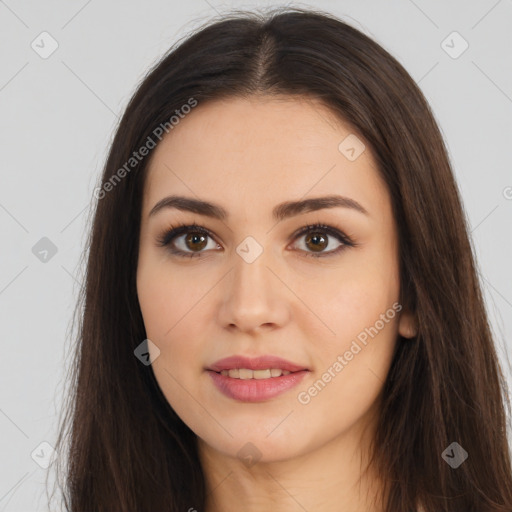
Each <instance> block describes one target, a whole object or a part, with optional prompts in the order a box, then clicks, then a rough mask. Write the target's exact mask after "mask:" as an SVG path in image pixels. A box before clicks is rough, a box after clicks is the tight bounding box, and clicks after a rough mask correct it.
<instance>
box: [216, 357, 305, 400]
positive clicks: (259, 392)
mask: <svg viewBox="0 0 512 512" xmlns="http://www.w3.org/2000/svg"><path fill="white" fill-rule="evenodd" d="M234 368H247V369H249V370H265V369H267V368H270V369H272V368H280V369H281V370H288V371H289V372H292V373H290V374H288V375H281V376H280V377H270V378H268V379H234V378H231V377H229V376H225V375H221V374H220V373H219V372H220V371H222V370H231V369H234ZM206 370H207V371H208V374H209V375H210V376H211V378H212V380H213V383H214V384H215V386H216V387H217V389H219V391H221V392H222V393H223V394H224V395H226V396H227V397H229V398H233V399H235V400H240V401H242V402H262V401H265V400H268V399H270V398H273V397H275V396H277V395H280V394H281V393H284V392H285V391H288V390H289V389H291V388H293V387H295V386H296V385H297V384H299V382H300V381H301V380H302V379H303V378H304V376H305V375H306V373H308V372H309V370H308V369H307V368H305V367H304V366H301V365H298V364H295V363H292V362H290V361H287V360H285V359H282V358H280V357H275V356H269V355H266V356H261V357H257V358H248V357H244V356H231V357H226V358H224V359H220V360H219V361H217V362H215V363H214V364H212V365H211V366H210V367H208V368H207V369H206Z"/></svg>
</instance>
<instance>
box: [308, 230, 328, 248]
mask: <svg viewBox="0 0 512 512" xmlns="http://www.w3.org/2000/svg"><path fill="white" fill-rule="evenodd" d="M309 242H313V250H314V251H316V252H320V251H321V250H323V249H325V248H326V247H327V241H326V239H325V237H324V236H322V234H321V233H318V232H316V233H310V234H308V235H307V236H306V245H307V246H308V247H309V245H308V243H309ZM309 248H310V249H311V247H309Z"/></svg>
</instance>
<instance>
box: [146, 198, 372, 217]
mask: <svg viewBox="0 0 512 512" xmlns="http://www.w3.org/2000/svg"><path fill="white" fill-rule="evenodd" d="M336 207H341V208H349V209H352V210H355V211H358V212H359V213H362V214H363V215H368V216H369V215H370V214H369V213H368V211H367V210H366V208H364V207H363V206H362V205H361V204H360V203H358V202H357V201H356V200H355V199H351V198H350V197H343V196H339V195H329V196H324V197H316V198H311V199H303V200H300V201H286V202H284V203H280V204H278V205H277V206H275V207H274V209H273V210H272V216H273V218H274V220H276V221H282V220H284V219H287V218H289V217H293V216H295V215H300V214H303V213H307V212H312V211H317V210H323V209H325V208H336ZM167 208H175V209H177V210H183V211H189V212H192V213H197V214H199V215H204V216H206V217H212V218H214V219H219V220H226V219H227V218H228V217H229V214H228V212H227V210H225V209H224V208H223V207H222V206H220V205H218V204H215V203H211V202H208V201H203V200H199V199H194V198H192V197H185V196H176V195H174V196H168V197H164V198H163V199H161V200H160V201H158V202H157V203H156V204H155V206H153V208H152V209H151V211H150V212H149V215H148V216H149V217H151V216H153V215H155V214H156V213H157V212H159V211H161V210H163V209H167Z"/></svg>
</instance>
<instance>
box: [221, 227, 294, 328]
mask: <svg viewBox="0 0 512 512" xmlns="http://www.w3.org/2000/svg"><path fill="white" fill-rule="evenodd" d="M271 252H272V251H271V250H270V248H269V247H266V248H264V247H263V245H262V244H260V243H259V242H258V241H256V239H254V238H253V237H247V238H245V239H244V240H243V241H242V242H241V243H240V244H239V245H238V246H237V247H236V252H234V253H233V270H232V272H231V277H230V279H229V290H228V291H227V293H226V296H225V301H224V303H223V315H222V321H223V322H224V323H225V324H226V325H228V324H235V325H237V326H238V327H239V328H240V329H242V330H250V329H256V328H257V327H259V326H260V325H263V324H269V323H271V324H277V323H280V322H282V321H284V314H285V312H286V305H285V297H283V296H282V292H283V290H282V286H283V285H282V283H280V282H279V279H277V278H276V277H275V276H274V275H273V273H272V272H271V271H270V270H269V268H267V267H271V266H272V264H271V262H270V258H269V256H270V255H271Z"/></svg>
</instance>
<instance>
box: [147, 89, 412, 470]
mask: <svg viewBox="0 0 512 512" xmlns="http://www.w3.org/2000/svg"><path fill="white" fill-rule="evenodd" d="M347 137H348V138H347ZM362 144H363V141H361V140H360V139H358V138H356V136H355V135H354V134H353V132H352V131H351V129H350V126H348V125H346V124H344V123H341V122H340V121H339V120H337V119H336V118H335V117H334V116H333V114H332V113H331V112H330V111H329V110H328V109H326V108H325V107H323V106H322V105H321V104H320V103H318V102H317V101H312V100H309V101H306V100H298V99H296V98H295V99H292V98H285V97H281V98H280V99H276V98H274V99H270V98H268V97H267V98H255V97H253V98H251V99H238V98H237V99H229V100H223V101H215V102H209V103H206V104H204V105H202V104H201V103H199V105H198V106H197V107H196V108H195V109H194V110H193V111H192V112H191V113H190V114H188V116H185V117H184V118H183V119H181V121H180V122H179V124H178V125H175V126H174V127H173V129H172V131H171V132H170V133H169V135H167V136H166V137H164V139H163V140H162V142H161V143H160V144H159V145H158V146H157V147H156V149H154V150H153V154H152V155H151V162H150V166H149V168H148V176H147V181H146V184H145V190H144V200H143V209H142V219H141V239H140V252H139V263H138V269H137V290H138V297H139V302H140V307H141V310H142V315H143V318H144V324H145V327H146V333H147V337H148V339H149V340H151V342H152V343H150V344H149V346H150V353H151V357H152V358H154V361H153V363H152V368H153V371H154V374H155V377H156V379H157V381H158V383H159V385H160V387H161V389H162V391H163V393H164V395H165V396H166V398H167V400H168V401H169V403H170V405H171V406H172V407H173V409H174V410H175V411H176V413H177V414H178V415H179V416H180V417H181V419H182V420H183V421H184V422H185V423H186V424H187V425H188V426H189V427H190V428H191V429H192V430H193V431H194V432H195V433H196V434H197V435H198V436H199V438H200V439H201V440H202V441H203V442H204V443H205V445H206V446H208V447H209V448H213V449H214V450H215V452H216V453H218V452H220V453H222V454H224V455H228V456H232V457H239V458H242V459H247V457H251V456H252V457H253V459H254V460H258V459H259V460H261V461H276V460H285V459H289V458H291V457H295V456H299V455H304V454H306V453H308V452H310V451H313V450H316V449H319V448H321V447H324V446H326V445H327V443H331V442H333V441H336V440H339V439H342V438H345V439H349V438H351V439H355V438H356V437H357V436H360V435H361V434H362V432H363V429H365V428H366V427H367V426H369V425H370V424H371V423H372V421H373V420H371V419H372V418H373V419H374V416H373V413H374V412H375V411H376V406H377V404H378V398H379V393H380V392H381V390H382V388H383V384H384V381H385V379H386V375H387V373H388V370H389V367H390V364H391V360H392V355H393V350H394V348H395V344H396V342H397V335H398V333H400V334H401V335H402V336H404V337H410V336H412V335H413V334H414V329H415V327H414V322H413V319H412V317H411V316H410V315H409V314H408V313H406V312H405V311H404V310H402V311H401V312H400V309H401V305H400V304H399V303H398V300H399V293H400V289H399V267H398V239H397V231H396V226H395V221H394V218H393V215H392V211H391V203H390V197H389V194H388V192H387V190H386V187H385V185H384V183H383V181H382V180H381V178H380V177H379V174H378V172H377V169H376V165H375V162H374V160H373V158H372V155H371V154H370V149H369V147H366V148H364V146H363V145H362ZM168 196H182V197H184V198H187V200H190V201H194V202H203V201H204V202H208V203H212V204H214V205H215V208H207V207H205V206H202V207H201V211H202V213H199V212H197V211H196V212H194V211H190V208H186V205H187V204H188V203H186V202H185V200H183V201H181V202H174V203H173V204H174V206H172V205H171V204H168V205H167V206H165V205H164V206H162V207H160V208H158V209H156V210H153V208H154V207H155V205H157V204H158V203H159V202H160V201H162V200H163V199H164V198H167V197H168ZM328 196H329V197H331V198H334V199H331V202H330V203H329V202H327V203H323V204H322V203H321V202H320V201H318V202H317V203H314V202H313V203H307V201H310V200H312V199H321V198H326V197H328ZM338 196H339V197H344V198H346V200H345V202H343V201H339V202H338V203H337V204H336V201H335V199H336V197H338ZM302 201H306V203H304V205H303V206H293V205H292V203H295V202H299V205H300V202H302ZM160 204H162V203H160ZM278 205H280V206H278ZM308 205H309V206H308ZM329 205H331V207H327V206H329ZM357 205H360V206H357ZM189 206H190V204H189ZM152 210H153V213H152V214H151V213H150V212H151V211H152ZM220 212H222V213H223V214H224V216H223V217H222V216H221V215H220V214H219V213H220ZM214 213H216V214H219V215H215V216H214V215H213V214H214ZM317 223H318V224H323V225H325V226H327V227H319V228H312V229H310V230H309V231H305V232H303V233H301V230H302V229H303V228H305V227H306V226H308V225H314V224H317ZM181 224H184V225H192V224H195V225H197V226H199V227H200V228H204V229H205V230H208V233H209V234H205V233H202V232H198V231H197V230H198V227H192V228H189V230H188V231H184V232H181V233H178V234H176V235H175V236H174V237H172V238H171V237H167V239H166V240H165V241H167V242H168V245H166V246H162V245H160V244H159V241H160V240H161V239H165V238H166V233H167V232H168V231H169V229H170V228H171V226H173V227H176V226H179V225H181ZM338 233H339V235H338ZM338 236H339V237H340V238H338ZM343 240H345V241H343ZM173 251H174V252H173ZM191 254H193V255H194V256H193V257H189V256H190V255H191ZM141 341H142V340H141ZM402 342H404V341H402ZM232 356H240V357H246V358H249V359H251V361H246V360H244V361H238V362H237V361H231V362H230V361H228V362H227V363H226V364H224V365H222V364H218V365H215V363H216V362H217V361H219V360H222V359H224V358H228V357H232ZM261 357H263V360H261V359H260V361H253V359H256V358H261ZM273 357H275V358H281V359H284V360H286V361H288V363H293V364H294V365H295V367H288V368H289V370H288V371H289V372H290V373H289V374H286V371H285V372H284V374H282V375H281V372H278V371H273V372H272V371H269V370H272V369H273V370H280V369H281V370H283V367H286V366H287V365H286V363H284V362H279V361H272V360H271V359H269V358H273ZM258 362H259V363H260V364H259V365H258V364H257V363H258ZM222 367H226V368H227V369H228V368H231V371H228V375H225V374H226V371H224V372H220V373H217V372H216V371H214V370H217V371H220V370H221V369H222ZM251 367H252V369H253V370H254V369H256V370H257V371H256V372H251V371H248V370H251ZM237 368H242V369H243V370H241V371H238V372H237V371H236V369H237ZM233 370H235V371H233ZM292 370H293V371H292ZM222 373H224V375H223V374H222ZM272 375H281V376H275V377H273V376H272ZM248 443H251V444H248ZM246 462H247V460H246Z"/></svg>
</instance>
